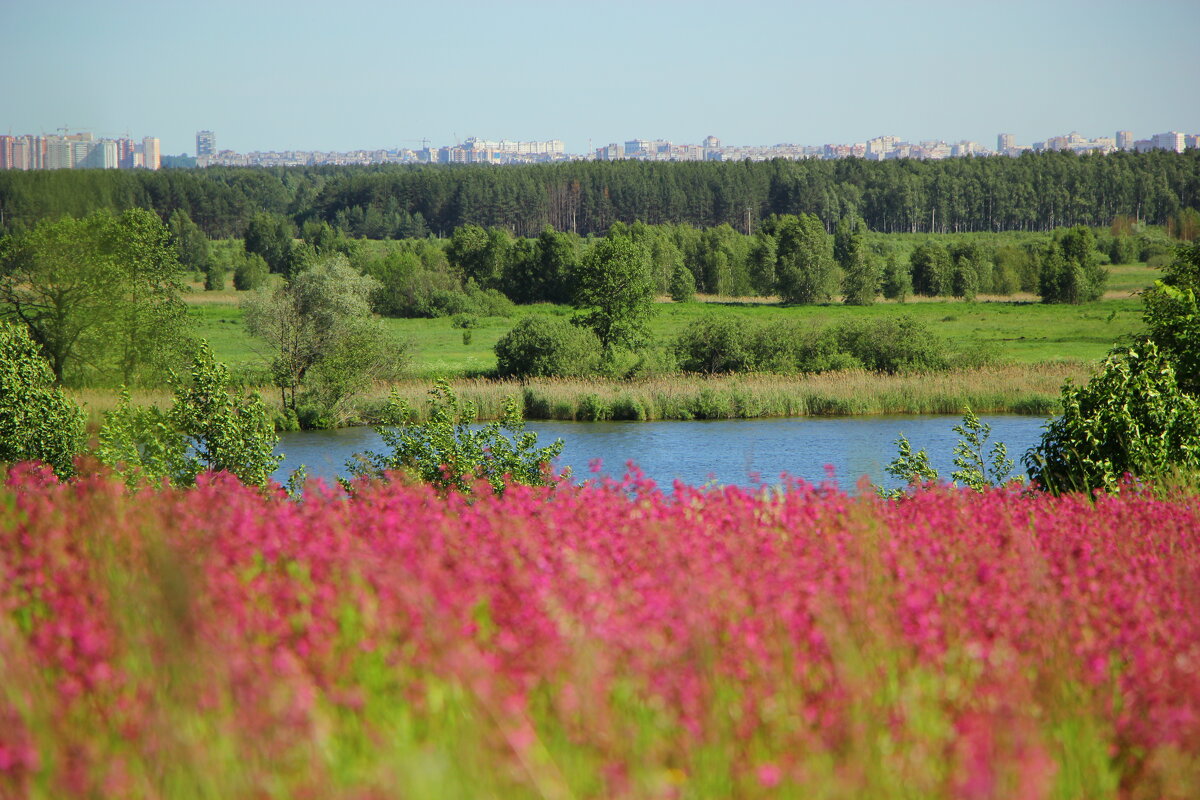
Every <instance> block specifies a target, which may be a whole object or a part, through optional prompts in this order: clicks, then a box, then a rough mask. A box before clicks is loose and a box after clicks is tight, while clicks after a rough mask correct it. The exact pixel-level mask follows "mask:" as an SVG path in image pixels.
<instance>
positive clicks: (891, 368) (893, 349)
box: [833, 315, 950, 373]
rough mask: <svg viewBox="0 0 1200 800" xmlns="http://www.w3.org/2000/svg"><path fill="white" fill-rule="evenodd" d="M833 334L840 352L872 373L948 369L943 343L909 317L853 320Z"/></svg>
mask: <svg viewBox="0 0 1200 800" xmlns="http://www.w3.org/2000/svg"><path fill="white" fill-rule="evenodd" d="M833 331H834V334H835V335H836V337H837V342H838V347H839V349H840V350H841V351H843V352H846V353H849V354H851V355H853V356H854V357H855V358H856V359H857V360H858V361H859V362H860V363H861V364H862V366H863V367H864V368H866V369H869V370H872V371H874V372H886V373H897V372H917V371H925V370H928V371H937V370H943V369H946V368H947V367H949V366H950V363H949V357H948V354H947V352H946V344H945V342H943V341H942V340H941V339H939V338H938V337H937V335H935V334H934V333H933V331H931V330H930V329H929V328H928V326H926V325H924V324H923V323H921V322H920V321H919V320H917V319H915V318H913V317H911V316H908V315H901V316H887V317H875V318H868V319H862V320H853V321H849V322H845V323H842V324H841V325H838V326H836V327H835V328H834V329H833Z"/></svg>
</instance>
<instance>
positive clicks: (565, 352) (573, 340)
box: [495, 314, 600, 378]
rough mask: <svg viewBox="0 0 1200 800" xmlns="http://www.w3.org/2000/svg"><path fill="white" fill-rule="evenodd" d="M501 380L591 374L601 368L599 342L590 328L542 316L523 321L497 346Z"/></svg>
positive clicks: (497, 368)
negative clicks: (503, 378)
mask: <svg viewBox="0 0 1200 800" xmlns="http://www.w3.org/2000/svg"><path fill="white" fill-rule="evenodd" d="M495 351H496V373H497V374H498V375H500V376H501V377H510V376H511V377H520V378H526V377H570V376H582V375H591V374H593V373H595V372H596V371H597V369H598V368H599V366H600V342H599V340H598V339H597V338H596V335H595V334H594V333H592V332H591V331H590V330H588V329H587V328H581V327H579V326H578V325H572V324H571V323H570V322H568V321H567V320H565V319H563V318H561V317H549V316H544V315H541V314H535V315H532V316H528V317H525V318H523V319H521V321H520V322H518V323H517V324H516V325H515V326H513V328H512V330H510V331H509V332H508V333H506V334H504V336H502V337H500V341H498V342H497V343H496V347H495Z"/></svg>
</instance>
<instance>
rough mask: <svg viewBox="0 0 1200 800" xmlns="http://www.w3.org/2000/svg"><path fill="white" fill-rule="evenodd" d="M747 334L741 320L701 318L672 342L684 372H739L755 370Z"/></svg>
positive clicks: (717, 317)
mask: <svg viewBox="0 0 1200 800" xmlns="http://www.w3.org/2000/svg"><path fill="white" fill-rule="evenodd" d="M750 335H751V334H750V330H749V327H748V326H747V324H746V322H745V321H744V320H743V319H741V318H740V317H725V316H712V315H709V316H704V317H701V318H699V319H697V320H694V321H693V322H691V323H690V324H689V325H688V326H687V327H686V328H685V329H684V330H683V332H682V333H680V334H679V338H678V339H677V340H676V342H675V352H676V354H677V356H678V359H679V368H680V369H682V370H684V371H685V372H704V373H707V374H710V375H711V374H714V373H719V372H741V371H744V370H750V369H753V368H754V352H753V350H752V348H751V345H750Z"/></svg>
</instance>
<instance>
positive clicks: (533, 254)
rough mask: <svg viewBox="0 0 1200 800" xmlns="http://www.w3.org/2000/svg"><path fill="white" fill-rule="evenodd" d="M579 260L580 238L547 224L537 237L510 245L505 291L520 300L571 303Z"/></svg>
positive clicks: (503, 283)
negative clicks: (573, 281)
mask: <svg viewBox="0 0 1200 800" xmlns="http://www.w3.org/2000/svg"><path fill="white" fill-rule="evenodd" d="M497 241H499V240H497ZM452 242H453V240H452ZM578 263H579V244H578V237H575V236H572V235H571V234H568V233H558V232H557V231H555V230H554V229H553V228H551V227H549V226H547V227H545V228H543V229H542V232H541V233H540V234H538V237H537V239H536V240H534V241H532V242H530V241H529V240H527V239H518V240H517V241H516V242H515V243H514V244H513V246H512V247H511V248H509V251H508V258H507V261H506V263H505V265H504V274H503V276H502V278H501V284H502V287H503V290H504V293H505V294H506V295H508V297H509V298H511V299H512V300H513V301H514V302H517V303H543V302H546V303H565V302H568V301H569V300H570V298H571V282H572V280H573V275H574V272H575V267H576V265H577V264H578Z"/></svg>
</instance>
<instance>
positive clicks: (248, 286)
mask: <svg viewBox="0 0 1200 800" xmlns="http://www.w3.org/2000/svg"><path fill="white" fill-rule="evenodd" d="M270 275H271V270H270V268H269V267H268V266H267V262H266V261H265V260H263V257H262V256H260V255H259V254H258V253H243V254H242V257H241V258H240V259H238V264H237V266H236V267H235V268H234V272H233V288H235V289H237V290H238V291H239V292H248V291H253V290H254V289H258V288H261V287H262V286H263V285H264V284H265V283H266V282H267V278H268V277H270Z"/></svg>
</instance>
